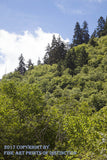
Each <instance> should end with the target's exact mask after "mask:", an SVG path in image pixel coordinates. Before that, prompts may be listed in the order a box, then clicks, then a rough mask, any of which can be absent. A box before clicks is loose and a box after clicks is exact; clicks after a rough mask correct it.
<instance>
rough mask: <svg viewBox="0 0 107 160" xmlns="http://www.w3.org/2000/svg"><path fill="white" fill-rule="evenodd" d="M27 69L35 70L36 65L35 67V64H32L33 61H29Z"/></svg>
mask: <svg viewBox="0 0 107 160" xmlns="http://www.w3.org/2000/svg"><path fill="white" fill-rule="evenodd" d="M26 67H27V68H28V70H30V69H33V68H34V65H33V63H32V60H31V59H29V60H28V64H27V66H26Z"/></svg>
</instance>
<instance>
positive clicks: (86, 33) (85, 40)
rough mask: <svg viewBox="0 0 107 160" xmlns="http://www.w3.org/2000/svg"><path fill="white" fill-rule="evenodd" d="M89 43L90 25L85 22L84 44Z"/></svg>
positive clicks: (83, 29) (83, 31) (83, 30)
mask: <svg viewBox="0 0 107 160" xmlns="http://www.w3.org/2000/svg"><path fill="white" fill-rule="evenodd" d="M88 41H89V34H88V23H87V22H86V21H84V22H83V28H82V43H88Z"/></svg>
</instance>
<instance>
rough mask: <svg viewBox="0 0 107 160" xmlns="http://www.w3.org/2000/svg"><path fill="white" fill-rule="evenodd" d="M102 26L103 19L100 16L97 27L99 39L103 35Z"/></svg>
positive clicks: (103, 24) (103, 23)
mask: <svg viewBox="0 0 107 160" xmlns="http://www.w3.org/2000/svg"><path fill="white" fill-rule="evenodd" d="M104 26H105V20H104V18H103V17H102V16H101V17H100V18H99V19H98V26H97V36H98V37H101V36H102V35H103V31H104Z"/></svg>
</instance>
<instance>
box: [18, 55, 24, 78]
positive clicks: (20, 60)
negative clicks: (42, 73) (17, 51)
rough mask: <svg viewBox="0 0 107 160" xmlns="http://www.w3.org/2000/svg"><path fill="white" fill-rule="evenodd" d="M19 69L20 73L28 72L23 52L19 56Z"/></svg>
mask: <svg viewBox="0 0 107 160" xmlns="http://www.w3.org/2000/svg"><path fill="white" fill-rule="evenodd" d="M17 71H19V73H20V74H22V75H24V73H25V72H26V67H25V63H24V57H23V55H22V54H21V55H20V57H19V67H18V68H17Z"/></svg>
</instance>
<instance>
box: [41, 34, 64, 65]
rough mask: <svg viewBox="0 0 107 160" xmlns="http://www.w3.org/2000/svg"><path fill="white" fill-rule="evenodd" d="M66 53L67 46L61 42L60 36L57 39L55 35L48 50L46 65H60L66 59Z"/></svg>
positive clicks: (45, 59) (45, 57)
mask: <svg viewBox="0 0 107 160" xmlns="http://www.w3.org/2000/svg"><path fill="white" fill-rule="evenodd" d="M66 52H67V48H66V45H65V44H64V42H62V41H61V38H60V36H59V37H58V38H57V39H56V37H55V35H53V39H52V43H51V46H50V45H49V44H48V46H47V49H46V54H45V56H44V63H45V64H50V65H52V64H54V63H58V62H59V61H60V60H63V59H64V58H65V55H66Z"/></svg>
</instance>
